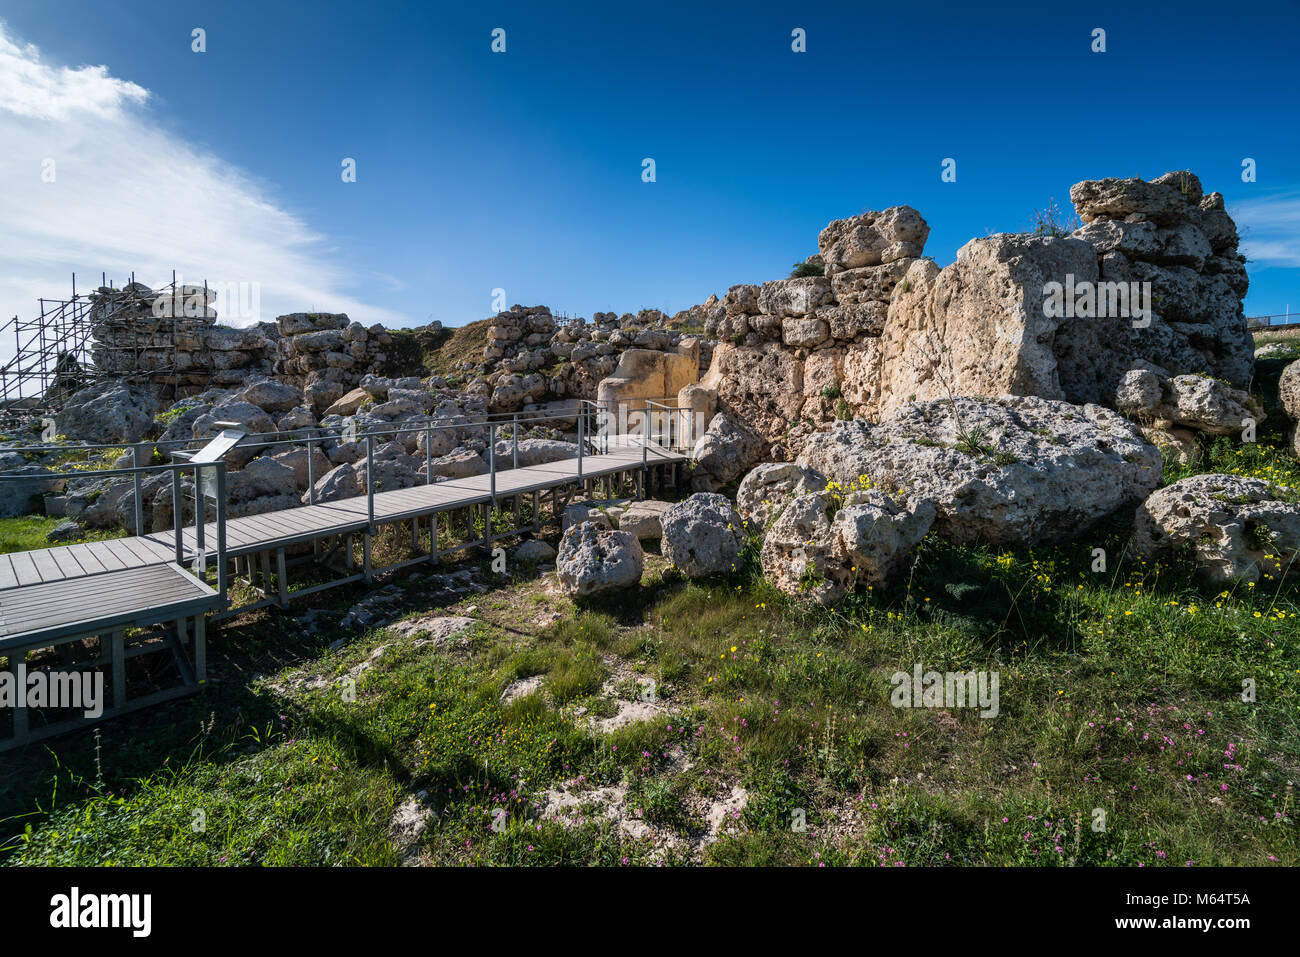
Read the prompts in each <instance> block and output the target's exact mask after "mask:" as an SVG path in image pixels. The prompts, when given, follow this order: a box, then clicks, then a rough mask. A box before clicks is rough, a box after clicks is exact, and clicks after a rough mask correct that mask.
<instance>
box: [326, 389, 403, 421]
mask: <svg viewBox="0 0 1300 957" xmlns="http://www.w3.org/2000/svg"><path fill="white" fill-rule="evenodd" d="M385 394H387V393H385ZM371 399H372V396H371V394H370V393H369V392H367V391H366V390H365V389H361V388H357V389H353V390H352V391H351V392H345V393H344V394H343V395H341V396H339V397H338V398H337V399H335V400H334V401H333V402H331V403H330V404H329V407H328V408H326V409H325V413H324V414H325V415H354V414H355V413H356V411H357V410H358V409H360V408H361V406H362V405H363V404H364V403H366V402H369V401H371Z"/></svg>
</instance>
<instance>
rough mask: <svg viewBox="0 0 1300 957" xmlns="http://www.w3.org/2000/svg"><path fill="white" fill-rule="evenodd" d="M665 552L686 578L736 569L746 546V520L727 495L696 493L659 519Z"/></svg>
mask: <svg viewBox="0 0 1300 957" xmlns="http://www.w3.org/2000/svg"><path fill="white" fill-rule="evenodd" d="M660 524H661V527H662V531H663V539H662V542H661V548H662V549H663V555H664V557H665V558H666V559H668V561H669V562H671V563H672V565H673V566H674V567H675V568H677V569H678V570H679V571H680V572H681V573H682V574H684V575H685V576H686V577H687V578H705V577H708V576H713V575H726V574H729V573H731V572H733V571H735V570H736V568H737V565H738V563H739V561H740V552H741V549H742V548H743V547H744V541H745V537H744V522H743V521H742V519H741V517H740V516H739V515H737V514H736V511H735V509H733V508H732V507H731V502H730V501H728V500H727V498H726V497H725V496H722V495H715V494H711V493H707V492H697V493H696V494H694V495H692V496H691V497H690V498H688V499H685V500H684V501H681V502H677V503H676V504H674V505H672V506H671V507H670V508H668V510H667V511H665V512H664V514H663V516H662V518H661V519H660Z"/></svg>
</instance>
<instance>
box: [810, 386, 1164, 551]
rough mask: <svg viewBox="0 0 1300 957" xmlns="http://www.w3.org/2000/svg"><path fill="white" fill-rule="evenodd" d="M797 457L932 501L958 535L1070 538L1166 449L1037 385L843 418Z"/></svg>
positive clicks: (946, 531)
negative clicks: (1033, 391) (879, 415)
mask: <svg viewBox="0 0 1300 957" xmlns="http://www.w3.org/2000/svg"><path fill="white" fill-rule="evenodd" d="M798 462H799V464H800V465H803V466H807V467H810V468H813V469H816V470H817V471H819V472H821V473H822V474H823V475H826V476H827V477H828V478H830V479H834V480H835V481H838V482H840V483H842V484H845V485H848V484H850V483H854V482H859V483H860V481H861V480H862V479H864V478H865V480H867V481H869V482H870V483H872V485H873V486H874V487H875V488H878V489H882V490H885V491H893V490H895V489H900V488H901V489H902V490H903V491H904V493H905V494H906V495H907V496H908V498H909V499H910V500H911V501H918V500H922V499H928V500H930V501H932V502H934V503H935V506H936V509H937V517H936V519H935V522H934V528H935V531H936V532H937V533H939V534H940V535H942V536H943V537H945V538H947V539H949V540H951V541H955V542H970V541H986V542H991V543H996V544H1008V545H1019V544H1036V543H1040V542H1052V541H1070V540H1072V539H1073V537H1074V536H1076V535H1078V534H1079V533H1080V532H1081V531H1085V530H1087V529H1088V528H1089V527H1091V526H1092V525H1094V524H1096V523H1097V522H1098V521H1100V520H1101V519H1103V518H1105V517H1106V516H1108V515H1110V514H1112V513H1113V512H1115V511H1116V510H1118V509H1120V508H1123V507H1124V506H1126V505H1129V504H1131V503H1134V502H1138V501H1140V500H1142V499H1143V498H1145V496H1146V495H1147V493H1149V492H1150V491H1151V490H1152V489H1153V488H1155V487H1156V485H1157V484H1158V483H1159V481H1160V476H1161V459H1160V453H1159V451H1158V450H1157V449H1156V448H1155V447H1154V446H1153V445H1151V444H1150V443H1149V442H1147V441H1146V440H1145V439H1143V438H1142V436H1141V434H1140V432H1139V431H1138V428H1137V426H1135V425H1134V424H1133V423H1131V422H1129V421H1128V420H1126V419H1124V418H1123V417H1121V416H1120V415H1118V414H1117V413H1115V412H1112V411H1110V410H1108V409H1103V408H1101V407H1100V406H1094V405H1088V406H1074V405H1070V404H1069V403H1066V402H1060V401H1053V400H1050V399H1042V398H1039V397H1037V396H1010V395H1004V396H1001V397H999V398H998V399H997V400H995V401H982V400H976V399H968V398H957V399H955V400H953V401H952V402H948V401H939V402H926V403H915V404H908V405H906V406H904V407H903V408H902V409H900V410H899V411H898V412H897V413H896V414H895V415H894V416H893V417H892V418H891V419H888V420H886V421H884V422H882V423H881V424H880V425H871V424H869V423H867V422H864V421H862V420H860V419H858V420H854V421H851V422H836V423H835V424H834V426H833V427H832V429H831V430H830V431H829V432H823V433H818V434H815V435H813V436H811V437H810V438H809V439H808V441H807V442H806V443H805V445H804V448H803V454H802V455H801V456H800V457H799V459H798Z"/></svg>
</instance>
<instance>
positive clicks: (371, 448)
mask: <svg viewBox="0 0 1300 957" xmlns="http://www.w3.org/2000/svg"><path fill="white" fill-rule="evenodd" d="M366 522H367V523H368V527H367V531H368V532H369V533H370V534H371V535H373V534H375V437H374V436H373V435H367V436H366Z"/></svg>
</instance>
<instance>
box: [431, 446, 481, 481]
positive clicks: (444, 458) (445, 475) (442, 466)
mask: <svg viewBox="0 0 1300 957" xmlns="http://www.w3.org/2000/svg"><path fill="white" fill-rule="evenodd" d="M429 465H430V467H431V471H432V473H433V475H434V476H436V477H438V478H442V479H461V478H469V477H471V476H473V475H484V474H486V473H487V471H488V464H487V462H485V461H484V460H483V456H481V455H479V454H478V453H477V452H474V451H471V450H469V449H461V450H460V451H457V452H451V453H448V454H447V455H440V456H438V457H437V458H436V459H430V460H429Z"/></svg>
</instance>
